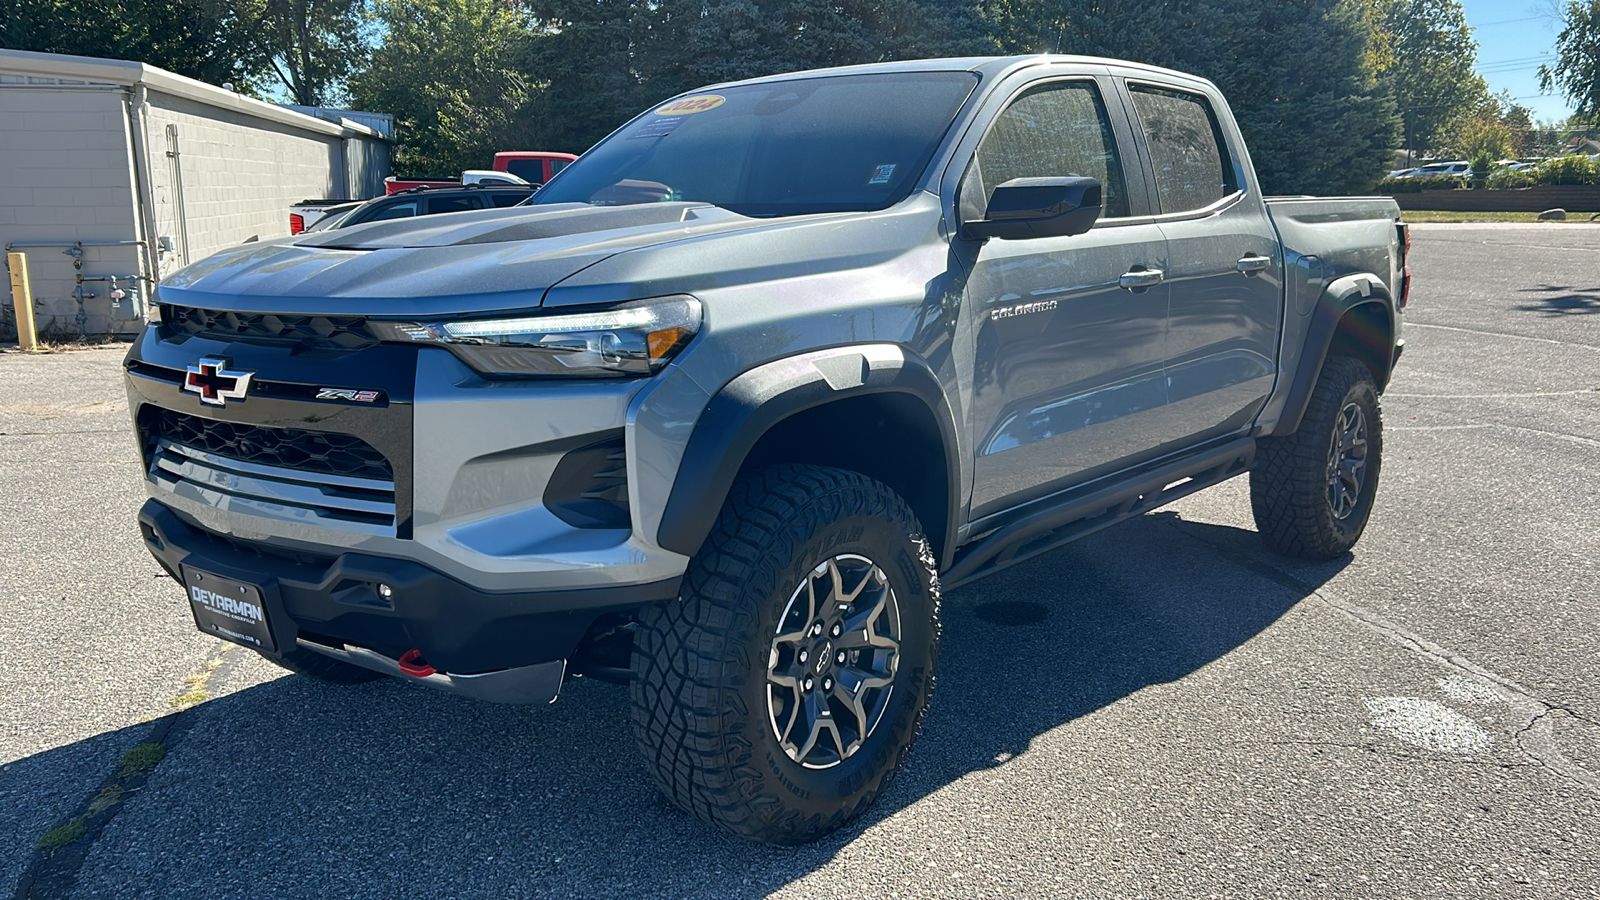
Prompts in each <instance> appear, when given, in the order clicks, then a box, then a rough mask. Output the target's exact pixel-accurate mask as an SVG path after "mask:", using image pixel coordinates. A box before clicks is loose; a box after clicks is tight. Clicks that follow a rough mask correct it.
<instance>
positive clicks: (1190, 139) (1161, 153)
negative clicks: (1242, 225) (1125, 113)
mask: <svg viewBox="0 0 1600 900" xmlns="http://www.w3.org/2000/svg"><path fill="white" fill-rule="evenodd" d="M1128 90H1129V91H1130V92H1131V93H1132V94H1133V106H1134V109H1135V110H1137V111H1138V113H1139V127H1140V128H1142V129H1144V140H1145V144H1146V145H1148V146H1149V148H1150V162H1151V165H1152V167H1153V168H1154V169H1155V176H1156V196H1157V197H1158V198H1159V199H1160V202H1161V212H1162V213H1181V212H1189V211H1191V210H1197V209H1204V208H1206V207H1207V206H1210V205H1211V204H1213V203H1216V202H1217V201H1218V200H1221V199H1222V198H1223V197H1226V196H1228V195H1229V194H1231V193H1233V192H1234V191H1236V190H1238V185H1236V184H1234V183H1233V167H1232V166H1231V165H1229V164H1228V161H1227V159H1226V158H1225V157H1224V154H1223V149H1222V148H1223V141H1222V131H1221V129H1219V128H1218V127H1217V117H1216V116H1215V115H1213V114H1212V112H1211V105H1210V104H1209V103H1207V102H1206V99H1205V98H1204V97H1201V96H1199V95H1197V94H1187V93H1183V92H1180V91H1169V90H1164V89H1162V88H1154V87H1147V86H1143V85H1133V84H1130V85H1128Z"/></svg>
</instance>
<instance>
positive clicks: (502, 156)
mask: <svg viewBox="0 0 1600 900" xmlns="http://www.w3.org/2000/svg"><path fill="white" fill-rule="evenodd" d="M577 158H578V157H576V156H574V155H573V154H571V153H556V152H554V151H550V150H502V151H500V152H499V153H496V154H495V155H494V167H495V169H497V170H499V171H501V172H510V173H511V174H513V175H517V176H519V177H521V178H523V179H526V180H527V181H528V182H530V183H532V184H544V183H545V182H546V181H549V180H550V179H552V178H554V177H556V173H557V172H559V171H561V170H562V169H565V168H566V167H567V164H568V163H570V162H572V161H573V160H575V159H577Z"/></svg>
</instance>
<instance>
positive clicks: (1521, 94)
mask: <svg viewBox="0 0 1600 900" xmlns="http://www.w3.org/2000/svg"><path fill="white" fill-rule="evenodd" d="M1561 5H1562V6H1565V3H1562V4H1561ZM1461 6H1462V8H1463V9H1465V10H1466V13H1467V24H1468V25H1471V26H1473V29H1474V30H1473V34H1474V35H1475V36H1476V37H1477V39H1478V74H1480V75H1482V76H1483V77H1484V80H1485V81H1488V82H1489V90H1490V91H1493V92H1494V93H1496V94H1498V93H1500V91H1502V90H1510V91H1511V96H1513V97H1515V98H1516V100H1517V102H1518V103H1520V104H1522V105H1523V106H1526V107H1528V108H1529V109H1531V110H1533V117H1534V118H1535V119H1537V120H1539V121H1544V120H1546V119H1560V118H1565V117H1566V116H1568V115H1571V114H1572V108H1571V107H1570V106H1568V105H1567V101H1566V100H1564V99H1563V98H1562V97H1561V96H1560V95H1558V94H1556V95H1549V96H1540V94H1539V71H1538V69H1539V64H1540V63H1541V62H1549V61H1550V60H1551V59H1553V58H1554V56H1555V48H1556V35H1558V34H1560V33H1561V24H1560V20H1559V19H1558V17H1557V14H1556V9H1557V8H1556V4H1555V3H1552V2H1550V0H1461Z"/></svg>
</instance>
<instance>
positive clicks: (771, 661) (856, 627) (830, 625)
mask: <svg viewBox="0 0 1600 900" xmlns="http://www.w3.org/2000/svg"><path fill="white" fill-rule="evenodd" d="M900 638H901V631H900V607H899V604H898V602H897V601H896V599H895V595H894V590H893V588H891V587H890V586H889V578H888V576H887V575H886V574H885V573H884V571H883V569H882V568H880V567H879V566H878V565H877V564H876V563H874V562H873V561H872V560H870V559H867V558H866V557H864V556H860V555H857V554H853V553H846V554H840V555H838V556H835V557H833V558H831V559H829V560H826V561H825V562H823V563H822V564H820V565H818V566H817V567H816V568H815V569H812V570H811V572H810V573H808V574H807V575H806V577H805V578H804V579H803V580H802V581H801V582H800V585H799V586H798V587H796V588H795V590H794V593H792V594H791V595H790V596H789V603H788V605H787V606H785V607H784V610H783V614H782V615H781V616H779V619H778V628H777V631H776V633H775V634H774V635H773V638H772V648H771V652H770V653H769V654H768V658H767V716H768V721H769V722H770V724H771V726H772V733H773V735H774V736H775V737H777V739H778V744H779V745H780V746H782V747H783V750H784V752H785V753H786V754H788V756H789V758H790V759H791V760H793V761H795V762H797V763H799V764H800V765H802V766H804V767H806V768H808V769H826V768H831V767H833V766H836V765H839V764H840V763H842V762H844V761H845V760H847V759H849V758H850V757H851V756H853V755H854V754H855V753H856V751H858V750H860V749H861V747H862V745H863V744H864V743H865V742H866V740H867V738H869V737H871V736H872V733H873V731H875V730H876V729H877V727H878V725H879V724H880V722H881V720H882V719H883V713H884V710H885V709H887V708H888V705H889V698H890V696H891V695H892V694H893V692H894V677H895V673H896V672H897V671H898V669H899V665H900Z"/></svg>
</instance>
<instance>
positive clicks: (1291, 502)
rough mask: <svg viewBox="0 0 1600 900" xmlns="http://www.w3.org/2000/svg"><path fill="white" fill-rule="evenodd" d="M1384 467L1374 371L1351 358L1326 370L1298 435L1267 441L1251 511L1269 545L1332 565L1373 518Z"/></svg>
mask: <svg viewBox="0 0 1600 900" xmlns="http://www.w3.org/2000/svg"><path fill="white" fill-rule="evenodd" d="M1382 464H1383V420H1382V418H1381V411H1380V409H1379V406H1378V389H1377V386H1376V385H1375V384H1374V383H1373V380H1372V373H1371V372H1370V371H1368V370H1367V367H1366V366H1364V365H1362V364H1361V363H1360V362H1358V361H1356V360H1354V359H1351V358H1350V357H1347V356H1331V357H1329V358H1328V361H1327V363H1325V364H1324V365H1323V367H1322V373H1321V374H1320V375H1319V376H1318V378H1317V386H1316V388H1314V389H1313V390H1312V394H1311V402H1310V403H1309V404H1308V405H1307V406H1306V413H1305V417H1304V418H1303V419H1301V421H1300V428H1299V430H1298V431H1296V432H1295V433H1294V434H1292V435H1289V436H1287V437H1281V438H1262V439H1261V440H1260V441H1259V442H1258V445H1257V451H1256V463H1255V467H1254V468H1253V469H1252V470H1251V472H1250V508H1251V511H1252V512H1253V513H1254V515H1255V520H1256V527H1257V528H1258V529H1260V531H1261V536H1262V538H1263V539H1264V540H1265V541H1266V542H1267V545H1268V546H1270V547H1272V548H1273V549H1274V550H1277V551H1278V552H1280V553H1284V554H1287V555H1289V556H1297V557H1300V558H1302V559H1316V560H1327V559H1333V558H1335V557H1338V556H1340V555H1342V554H1344V553H1346V552H1348V551H1349V550H1350V548H1351V547H1354V546H1355V544H1356V541H1358V540H1360V539H1361V533H1362V532H1363V531H1364V530H1365V529H1366V527H1367V519H1368V518H1369V517H1370V516H1371V515H1372V502H1373V499H1374V497H1375V495H1376V494H1377V490H1378V472H1379V469H1380V468H1381V467H1382Z"/></svg>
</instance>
